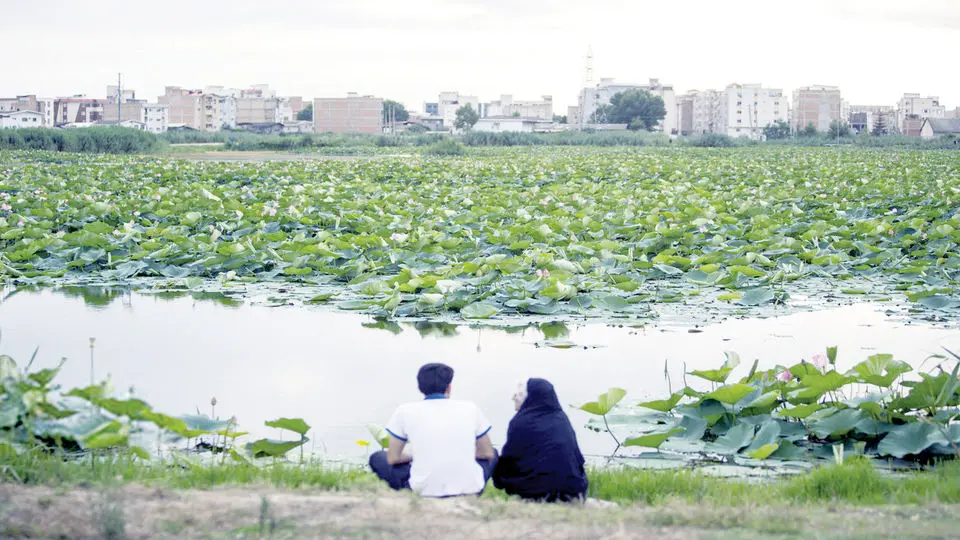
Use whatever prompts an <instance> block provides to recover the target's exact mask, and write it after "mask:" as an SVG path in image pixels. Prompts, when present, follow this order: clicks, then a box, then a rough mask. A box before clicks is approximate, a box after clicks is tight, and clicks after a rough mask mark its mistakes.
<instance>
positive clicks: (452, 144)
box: [424, 139, 467, 156]
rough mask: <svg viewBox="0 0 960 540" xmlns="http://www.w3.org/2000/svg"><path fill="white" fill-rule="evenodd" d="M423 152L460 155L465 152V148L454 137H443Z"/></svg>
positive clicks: (435, 154) (437, 154) (439, 154)
mask: <svg viewBox="0 0 960 540" xmlns="http://www.w3.org/2000/svg"><path fill="white" fill-rule="evenodd" d="M424 153H426V154H429V155H433V156H462V155H464V154H466V153H467V149H466V147H464V146H463V145H462V144H460V143H459V142H458V141H456V140H454V139H443V140H440V141H437V142H435V143H433V144H431V145H430V146H428V147H427V148H426V149H425V150H424Z"/></svg>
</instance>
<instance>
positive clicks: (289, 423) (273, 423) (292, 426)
mask: <svg viewBox="0 0 960 540" xmlns="http://www.w3.org/2000/svg"><path fill="white" fill-rule="evenodd" d="M263 425H265V426H267V427H274V428H280V429H286V430H289V431H292V432H294V433H297V434H299V435H306V434H307V432H308V431H310V425H309V424H307V423H306V422H304V421H303V419H302V418H277V419H276V420H270V421H268V422H264V423H263Z"/></svg>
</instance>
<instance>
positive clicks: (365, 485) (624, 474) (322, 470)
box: [4, 454, 960, 507]
mask: <svg viewBox="0 0 960 540" xmlns="http://www.w3.org/2000/svg"><path fill="white" fill-rule="evenodd" d="M9 466H10V468H11V469H12V470H14V471H16V472H17V476H16V477H13V476H11V475H7V476H5V477H4V481H6V482H13V483H24V484H41V485H66V486H71V485H85V486H103V487H105V488H106V487H110V486H116V485H118V484H131V483H133V484H143V485H147V486H156V487H167V488H177V489H186V488H200V489H207V488H213V487H218V486H244V485H260V486H262V485H270V486H274V487H278V488H293V489H297V488H311V489H320V490H327V491H357V490H361V491H363V490H369V491H372V490H375V489H378V488H380V487H381V486H380V484H379V482H378V481H377V479H376V478H375V477H374V476H373V475H372V474H371V473H370V472H369V471H367V470H366V469H365V468H360V467H352V466H337V465H330V464H322V463H320V462H313V461H311V462H308V463H306V464H304V465H301V466H297V465H293V464H289V463H275V464H266V465H259V466H251V465H246V464H239V463H229V462H228V463H224V464H219V463H210V464H198V463H196V462H194V461H189V460H186V459H183V458H180V459H177V460H172V461H171V460H164V461H152V462H144V461H141V460H137V459H134V458H131V457H126V456H116V457H112V458H103V459H99V460H95V461H93V462H92V463H91V461H90V460H84V461H63V460H61V459H59V458H57V457H55V456H51V455H45V454H29V455H21V456H17V457H14V458H12V460H11V462H10V463H9ZM588 476H589V478H590V491H589V496H590V497H593V498H597V499H602V500H608V501H614V502H618V503H641V504H645V505H667V504H674V503H678V502H680V503H688V504H697V505H699V504H710V505H712V506H720V507H730V506H770V505H801V504H814V503H824V502H838V503H844V504H849V505H860V506H864V505H882V504H929V503H942V504H956V503H960V462H944V463H941V464H939V465H937V466H936V467H935V468H933V469H931V470H926V471H918V472H910V473H901V474H897V475H893V474H888V473H883V472H880V471H879V470H877V469H876V468H875V467H874V466H873V465H872V464H871V463H869V462H868V461H867V460H865V459H860V458H854V459H848V460H847V462H846V463H845V464H843V465H840V466H836V465H828V466H822V467H818V468H816V469H813V470H812V471H810V472H807V473H803V474H799V475H795V476H789V477H782V478H778V479H774V480H771V481H768V482H747V481H742V480H731V479H724V478H717V477H711V476H708V475H704V474H702V473H699V472H697V471H696V470H671V471H662V470H644V469H631V468H605V469H591V470H590V471H589V472H588ZM17 479H19V480H17ZM484 498H487V499H505V498H506V494H505V493H503V492H502V491H500V490H497V489H495V488H493V487H492V485H491V486H489V487H488V489H487V490H486V492H485V493H484Z"/></svg>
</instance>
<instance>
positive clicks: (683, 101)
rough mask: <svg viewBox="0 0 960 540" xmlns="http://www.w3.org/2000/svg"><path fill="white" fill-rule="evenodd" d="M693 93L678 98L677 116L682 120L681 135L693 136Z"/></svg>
mask: <svg viewBox="0 0 960 540" xmlns="http://www.w3.org/2000/svg"><path fill="white" fill-rule="evenodd" d="M693 96H694V94H693V92H690V93H688V94H682V95H680V96H677V114H679V115H680V116H679V118H680V135H683V136H688V135H692V134H693Z"/></svg>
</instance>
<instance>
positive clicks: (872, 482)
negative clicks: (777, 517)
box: [588, 459, 960, 506]
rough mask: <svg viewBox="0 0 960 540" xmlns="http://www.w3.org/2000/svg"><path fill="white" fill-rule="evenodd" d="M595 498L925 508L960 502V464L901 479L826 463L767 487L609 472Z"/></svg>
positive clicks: (594, 473) (593, 475)
mask: <svg viewBox="0 0 960 540" xmlns="http://www.w3.org/2000/svg"><path fill="white" fill-rule="evenodd" d="M589 477H590V491H589V493H588V495H589V496H590V497H596V498H598V499H603V500H609V501H616V502H623V503H627V502H642V503H644V504H657V505H658V504H665V503H669V502H674V501H676V500H678V499H679V500H682V501H686V502H690V503H696V504H703V503H707V504H713V505H717V506H740V505H754V506H767V505H778V504H784V505H787V504H812V503H820V502H828V501H830V502H844V503H849V504H858V505H859V504H924V503H932V502H941V503H951V502H957V501H960V463H947V464H943V465H941V466H938V467H937V468H935V469H934V470H932V471H927V472H916V473H907V474H903V475H899V476H893V475H889V474H883V473H881V472H880V471H878V470H877V469H876V468H875V467H874V466H873V465H871V464H870V462H869V461H867V460H865V459H851V460H848V461H847V462H845V463H844V464H842V465H825V466H822V467H817V468H815V469H812V470H811V471H810V472H806V473H800V474H797V475H793V476H786V477H780V478H777V479H775V480H771V481H768V482H762V483H753V482H743V481H738V480H730V479H724V478H717V477H711V476H708V475H705V474H703V473H701V472H697V471H696V470H687V469H684V470H673V471H659V470H649V469H633V468H628V467H623V468H606V469H594V470H591V471H590V472H589Z"/></svg>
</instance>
